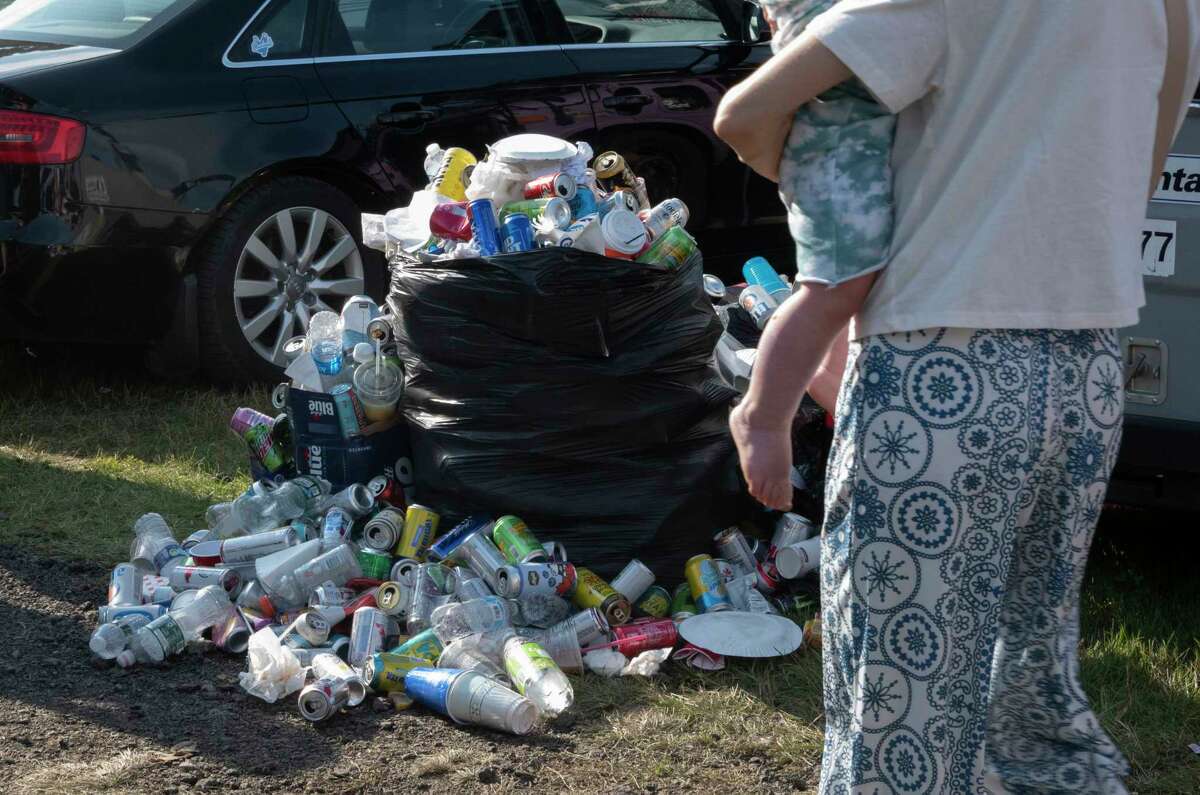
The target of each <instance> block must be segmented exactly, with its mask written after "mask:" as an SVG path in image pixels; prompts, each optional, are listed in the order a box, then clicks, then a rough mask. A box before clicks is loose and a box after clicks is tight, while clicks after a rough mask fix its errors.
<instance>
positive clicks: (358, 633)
mask: <svg viewBox="0 0 1200 795" xmlns="http://www.w3.org/2000/svg"><path fill="white" fill-rule="evenodd" d="M247 411H249V410H247V409H239V410H238V413H237V414H235V420H234V422H233V423H231V424H232V425H233V427H234V428H235V430H240V433H241V435H243V437H244V438H246V439H247V441H249V442H250V443H251V445H252V447H254V448H255V449H257V450H261V449H263V445H262V444H261V441H262V440H261V439H258V438H257V435H256V434H253V433H249V434H248V433H247V432H245V431H244V430H241V429H244V427H245V421H246V413H247ZM251 437H253V438H251ZM439 519H440V517H439V515H438V514H437V513H435V512H434V511H432V510H430V509H429V508H426V507H423V506H421V505H419V504H406V501H405V497H404V492H403V489H402V488H401V487H400V486H399V485H398V484H397V483H396V482H395V481H393V480H391V479H389V478H386V477H379V478H376V479H374V480H373V481H371V482H370V483H369V484H365V485H364V484H354V485H351V486H350V487H348V488H345V489H343V490H341V491H339V492H336V493H333V492H332V490H331V488H330V484H329V483H328V482H326V481H324V480H322V479H320V478H315V477H312V476H304V475H302V476H298V477H294V478H292V479H290V480H285V481H283V482H282V483H276V482H275V481H272V480H270V479H263V480H260V481H257V482H255V483H254V484H253V485H252V486H251V487H250V488H249V489H248V490H247V491H246V492H245V493H244V494H243V495H241V496H240V497H238V498H237V499H236V500H234V501H233V502H232V503H223V504H218V505H214V506H212V507H211V508H210V509H209V510H208V512H207V521H208V524H209V526H208V527H207V528H204V529H202V530H199V531H197V532H195V533H192V534H191V535H190V536H188V537H187V538H186V539H185V540H184V541H183V542H182V543H180V542H178V541H177V540H176V537H175V535H174V534H173V532H172V531H171V529H170V527H168V525H167V523H166V522H165V521H164V519H163V517H161V516H160V515H158V514H154V513H151V514H146V515H145V516H143V517H141V518H140V519H139V520H138V521H137V522H136V523H135V525H134V528H133V531H134V539H133V543H132V546H131V549H130V561H129V562H127V563H121V564H120V565H118V566H117V567H116V568H115V569H114V570H113V572H112V577H111V583H110V586H109V592H108V604H107V605H105V606H103V607H101V608H100V609H99V624H100V626H99V627H98V628H97V629H96V631H95V633H94V634H93V636H92V639H91V643H90V645H91V648H92V650H93V652H94V653H95V654H96V655H97V656H99V657H101V658H104V659H110V660H115V661H116V662H117V663H118V664H120V665H121V666H132V665H137V664H146V663H161V662H163V661H164V660H166V659H167V658H168V657H171V656H173V655H176V654H179V653H180V652H182V651H183V650H184V649H185V648H186V647H187V645H188V644H189V643H191V642H198V641H203V640H204V639H205V637H206V636H207V638H208V639H210V640H211V643H212V644H213V645H215V646H216V647H218V648H220V649H222V650H224V651H226V652H229V653H234V654H241V653H247V656H248V670H247V671H246V672H245V673H243V674H242V675H241V684H242V686H243V688H244V689H246V690H247V691H248V692H249V693H251V694H253V695H256V696H258V697H260V698H263V699H264V700H267V701H270V702H274V701H277V700H279V699H280V698H283V697H285V696H287V695H289V694H291V693H294V692H296V691H297V690H299V691H300V692H299V696H298V706H299V710H300V713H301V714H302V715H303V716H304V717H305V718H307V719H309V720H312V721H319V720H325V719H327V718H330V717H332V716H333V715H335V714H337V713H338V712H339V710H341V709H342V708H343V707H354V706H357V705H359V704H361V703H362V702H363V701H364V700H365V699H366V698H367V695H368V692H373V693H375V694H377V695H378V696H379V697H382V698H386V699H389V700H390V701H391V702H392V703H393V705H394V706H395V707H397V708H405V707H408V706H410V705H411V704H412V703H414V702H415V703H418V704H421V705H422V706H424V707H427V708H429V709H432V710H434V711H436V712H439V713H441V714H443V715H447V716H448V717H450V718H451V719H452V720H454V721H456V722H458V723H471V724H476V725H482V726H486V727H489V728H492V729H495V730H499V731H505V732H511V733H515V734H525V733H527V732H529V731H531V730H532V729H533V728H534V726H535V725H537V723H538V721H539V720H540V719H543V718H545V719H549V718H553V717H555V716H557V715H559V714H560V713H562V712H564V711H565V710H567V709H569V708H570V707H571V705H572V703H573V699H574V694H573V690H572V687H571V683H570V680H569V679H568V677H567V674H571V675H577V674H582V673H583V672H584V671H585V670H586V669H592V670H595V671H599V672H601V673H605V674H607V675H614V674H616V673H621V672H625V673H630V672H631V671H632V672H635V673H637V672H640V673H653V672H654V671H657V670H658V667H659V665H661V664H662V662H663V661H665V660H666V659H667V657H668V656H669V655H672V654H673V656H674V658H675V659H677V660H679V661H682V662H683V663H685V664H690V665H692V666H694V667H697V668H702V669H708V670H713V669H718V668H720V667H723V664H724V661H723V659H722V658H721V656H720V655H719V654H716V653H713V652H711V651H710V650H705V649H700V648H696V647H694V646H692V645H691V644H687V643H684V642H682V638H681V635H680V631H679V627H680V625H682V624H683V623H684V622H686V621H688V620H689V619H691V618H692V617H694V616H697V615H699V614H705V613H714V612H721V611H735V610H736V611H744V612H747V613H760V614H763V613H778V612H780V611H786V610H787V609H789V607H790V605H789V604H788V602H787V600H778V601H773V600H771V599H768V598H767V596H768V595H769V594H771V593H772V592H773V591H775V589H776V587H777V586H778V585H779V584H780V580H781V579H788V578H795V577H801V576H804V575H806V574H809V573H811V572H813V571H815V570H816V568H817V566H818V565H819V555H820V539H819V537H816V534H815V532H814V528H813V526H812V525H811V523H809V522H808V521H807V520H806V519H804V518H803V517H801V516H799V515H796V514H785V515H783V516H782V517H781V518H780V520H779V522H778V525H777V527H776V529H775V534H774V537H773V539H772V541H771V543H770V545H769V546H768V545H767V544H765V543H759V542H757V541H756V540H755V541H751V540H748V539H747V538H746V536H745V535H743V533H742V532H741V531H740V530H739V529H738V528H736V527H735V528H730V529H727V530H724V531H722V532H721V533H719V534H718V535H717V536H716V538H715V539H714V541H715V545H716V550H715V551H716V552H717V554H718V555H720V557H719V558H714V557H713V556H711V555H707V554H701V555H696V556H695V557H693V558H692V559H691V560H689V561H688V563H687V566H686V572H685V574H686V582H684V583H682V584H680V585H679V586H678V587H677V588H675V589H674V593H670V592H668V591H667V590H666V589H665V588H663V587H662V586H661V585H656V584H655V580H656V577H655V575H654V573H653V572H651V571H650V570H649V569H648V568H647V567H646V566H644V565H643V564H642V563H641V562H639V561H637V560H632V561H630V562H629V564H628V565H627V566H626V567H625V568H624V570H622V571H621V573H620V574H619V575H618V576H617V577H616V578H614V579H613V580H612V582H611V583H609V582H606V581H604V580H603V579H602V578H601V577H599V576H598V575H597V574H596V573H594V572H593V571H591V570H589V569H587V568H584V567H582V566H577V565H576V564H575V563H573V562H570V561H568V560H567V552H566V550H565V549H564V548H563V546H562V544H559V543H555V542H553V541H547V542H543V541H541V540H539V539H538V538H537V537H536V536H535V534H534V533H533V532H532V531H531V530H530V529H529V528H528V527H527V526H526V525H525V523H524V522H522V521H521V520H520V519H519V518H517V517H514V516H503V517H500V518H498V519H495V520H493V519H491V518H490V517H483V516H473V517H470V518H468V519H467V520H465V521H463V522H461V523H460V524H458V525H457V526H455V527H453V528H451V529H450V530H449V532H445V533H442V534H441V535H439V533H438V531H439ZM614 659H615V660H616V665H615V666H614V664H613V661H614ZM639 661H640V662H641V663H642V664H641V665H639ZM310 675H311V679H312V680H313V681H311V682H309V683H308V684H305V683H306V681H308V679H309V677H310Z"/></svg>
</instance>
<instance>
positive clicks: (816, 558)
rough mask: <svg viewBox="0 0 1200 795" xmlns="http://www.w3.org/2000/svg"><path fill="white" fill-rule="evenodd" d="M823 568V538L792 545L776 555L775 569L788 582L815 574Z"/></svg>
mask: <svg viewBox="0 0 1200 795" xmlns="http://www.w3.org/2000/svg"><path fill="white" fill-rule="evenodd" d="M820 567H821V537H820V536H817V537H816V538H810V539H808V540H807V541H801V542H800V543H799V544H791V545H789V546H786V547H783V548H781V549H780V550H779V551H778V552H776V553H775V568H777V569H779V575H780V576H781V577H783V578H784V579H787V580H794V579H796V578H797V577H803V576H804V575H806V574H808V573H810V572H814V571H816V570H817V569H819V568H820Z"/></svg>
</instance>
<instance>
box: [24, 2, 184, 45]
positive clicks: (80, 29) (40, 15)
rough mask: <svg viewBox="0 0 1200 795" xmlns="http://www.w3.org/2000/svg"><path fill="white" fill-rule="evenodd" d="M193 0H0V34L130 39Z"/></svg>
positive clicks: (59, 39) (95, 41)
mask: <svg viewBox="0 0 1200 795" xmlns="http://www.w3.org/2000/svg"><path fill="white" fill-rule="evenodd" d="M196 2H197V0H10V1H9V2H6V1H5V0H0V38H4V39H25V40H29V41H40V42H51V43H55V44H89V45H93V46H97V47H122V46H127V45H129V44H132V43H133V42H135V41H137V40H138V39H140V38H142V37H143V36H145V35H147V34H148V33H149V32H150V31H152V30H153V29H154V28H157V27H158V26H160V25H161V24H162V23H164V22H166V21H167V20H168V19H170V18H171V17H173V16H175V15H176V14H178V13H179V12H180V11H182V10H183V9H185V8H187V7H188V6H190V5H193V4H194V3H196Z"/></svg>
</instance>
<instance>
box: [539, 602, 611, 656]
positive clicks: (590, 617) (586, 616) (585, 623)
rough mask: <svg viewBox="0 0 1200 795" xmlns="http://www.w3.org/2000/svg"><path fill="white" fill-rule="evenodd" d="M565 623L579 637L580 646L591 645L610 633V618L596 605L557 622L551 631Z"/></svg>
mask: <svg viewBox="0 0 1200 795" xmlns="http://www.w3.org/2000/svg"><path fill="white" fill-rule="evenodd" d="M565 625H569V626H570V627H571V629H572V630H573V631H574V632H575V637H577V638H579V645H580V647H584V646H590V645H591V644H592V641H594V640H597V639H598V638H607V637H608V633H609V626H608V619H606V618H605V617H604V613H602V612H600V610H599V609H597V608H595V607H589V608H588V609H587V610H581V611H579V612H578V613H576V614H575V615H573V616H571V617H570V618H568V619H567V620H566V621H563V622H562V623H560V624H555V625H554V626H553V627H551V628H550V631H551V632H554V631H555V630H557V629H559V628H560V627H562V626H565Z"/></svg>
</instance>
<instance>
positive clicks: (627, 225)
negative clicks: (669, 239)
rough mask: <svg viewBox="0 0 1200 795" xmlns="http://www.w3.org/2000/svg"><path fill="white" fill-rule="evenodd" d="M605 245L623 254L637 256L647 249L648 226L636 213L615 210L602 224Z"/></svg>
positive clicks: (605, 217) (601, 229)
mask: <svg viewBox="0 0 1200 795" xmlns="http://www.w3.org/2000/svg"><path fill="white" fill-rule="evenodd" d="M600 231H602V232H603V233H604V242H605V244H606V245H607V246H608V247H609V248H610V249H612V250H613V251H619V252H621V253H622V254H630V255H632V254H637V253H638V252H639V251H641V250H642V249H643V248H645V247H646V225H645V224H643V223H642V219H640V218H638V217H637V215H636V214H635V213H632V212H630V211H629V210H625V209H619V208H618V209H615V210H612V211H611V212H609V214H608V215H606V216H604V220H602V221H601V222H600Z"/></svg>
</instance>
